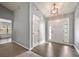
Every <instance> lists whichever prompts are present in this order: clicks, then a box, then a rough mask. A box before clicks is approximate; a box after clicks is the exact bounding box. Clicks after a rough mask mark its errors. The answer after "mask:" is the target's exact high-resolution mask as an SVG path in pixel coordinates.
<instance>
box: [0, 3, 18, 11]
mask: <svg viewBox="0 0 79 59" xmlns="http://www.w3.org/2000/svg"><path fill="white" fill-rule="evenodd" d="M0 4H1V5H3V6H5V7H6V8H8V9H10V10H12V11H14V10H15V9H17V8H18V7H19V6H20V2H1V3H0Z"/></svg>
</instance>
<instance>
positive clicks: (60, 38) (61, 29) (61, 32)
mask: <svg viewBox="0 0 79 59" xmlns="http://www.w3.org/2000/svg"><path fill="white" fill-rule="evenodd" d="M48 34H49V35H48V40H49V41H53V42H58V43H66V44H68V43H69V19H68V18H64V19H61V20H60V19H57V20H49V21H48Z"/></svg>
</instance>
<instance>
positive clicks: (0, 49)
mask: <svg viewBox="0 0 79 59" xmlns="http://www.w3.org/2000/svg"><path fill="white" fill-rule="evenodd" d="M26 51H28V50H27V49H25V48H23V47H21V46H19V45H18V44H16V43H13V42H12V43H6V44H0V57H14V56H17V55H19V54H21V53H23V52H26Z"/></svg>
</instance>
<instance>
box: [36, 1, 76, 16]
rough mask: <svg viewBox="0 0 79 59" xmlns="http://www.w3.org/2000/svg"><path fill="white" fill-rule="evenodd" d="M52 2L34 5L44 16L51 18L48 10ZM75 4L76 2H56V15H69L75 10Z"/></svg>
mask: <svg viewBox="0 0 79 59" xmlns="http://www.w3.org/2000/svg"><path fill="white" fill-rule="evenodd" d="M52 4H53V3H52V2H37V3H35V5H36V6H37V8H38V9H39V10H40V11H41V12H42V13H43V14H44V15H45V16H46V17H51V16H52V15H50V12H49V11H50V10H51V6H52ZM76 5H77V3H76V2H62V3H61V2H57V3H56V7H57V8H58V15H60V14H67V13H71V12H73V11H74V10H75V7H76ZM53 16H54V15H53Z"/></svg>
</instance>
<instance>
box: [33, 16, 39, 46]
mask: <svg viewBox="0 0 79 59" xmlns="http://www.w3.org/2000/svg"><path fill="white" fill-rule="evenodd" d="M32 26H33V30H32V37H33V47H34V46H37V45H38V44H39V42H40V30H39V29H40V27H39V26H40V19H39V17H38V16H37V15H33V25H32Z"/></svg>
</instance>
